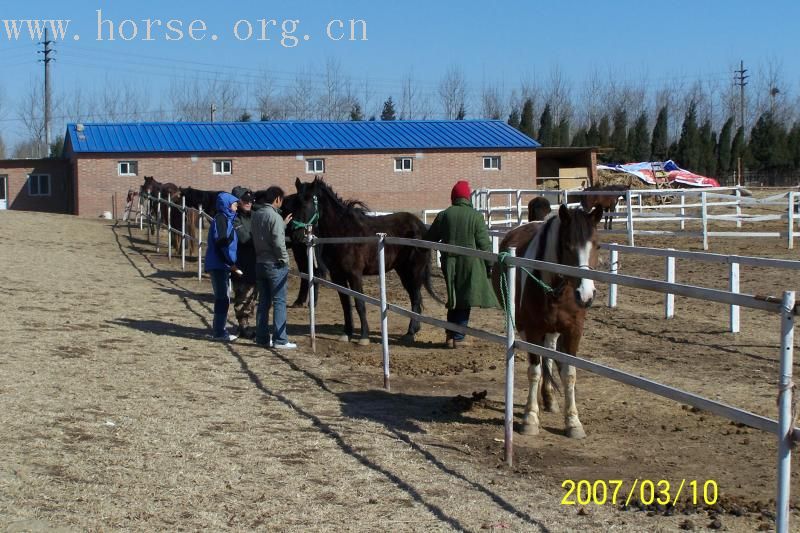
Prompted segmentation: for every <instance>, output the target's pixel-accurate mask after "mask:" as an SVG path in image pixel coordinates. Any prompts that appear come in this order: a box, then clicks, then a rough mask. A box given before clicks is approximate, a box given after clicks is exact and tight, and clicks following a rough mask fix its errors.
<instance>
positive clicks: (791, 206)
mask: <svg viewBox="0 0 800 533" xmlns="http://www.w3.org/2000/svg"><path fill="white" fill-rule="evenodd" d="M789 249H790V250H792V249H794V192H789Z"/></svg>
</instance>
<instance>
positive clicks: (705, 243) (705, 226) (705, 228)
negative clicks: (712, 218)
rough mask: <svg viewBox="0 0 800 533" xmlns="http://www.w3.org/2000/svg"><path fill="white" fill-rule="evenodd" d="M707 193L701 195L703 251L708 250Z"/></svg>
mask: <svg viewBox="0 0 800 533" xmlns="http://www.w3.org/2000/svg"><path fill="white" fill-rule="evenodd" d="M707 200H708V199H707V197H706V191H703V192H701V193H700V203H701V204H702V206H703V208H702V213H701V215H700V216H701V219H702V224H703V250H708V204H707V203H706V202H707Z"/></svg>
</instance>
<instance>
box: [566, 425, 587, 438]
mask: <svg viewBox="0 0 800 533" xmlns="http://www.w3.org/2000/svg"><path fill="white" fill-rule="evenodd" d="M567 437H569V438H571V439H584V438H586V432H585V431H584V430H583V427H582V426H578V427H575V428H567Z"/></svg>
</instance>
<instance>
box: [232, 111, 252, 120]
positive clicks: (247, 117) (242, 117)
mask: <svg viewBox="0 0 800 533" xmlns="http://www.w3.org/2000/svg"><path fill="white" fill-rule="evenodd" d="M252 120H253V115H251V114H250V113H249V112H248V111H243V112H242V114H241V115H239V118H238V119H236V121H237V122H251V121H252Z"/></svg>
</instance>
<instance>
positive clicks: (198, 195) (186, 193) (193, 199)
mask: <svg viewBox="0 0 800 533" xmlns="http://www.w3.org/2000/svg"><path fill="white" fill-rule="evenodd" d="M180 191H181V196H182V197H184V198H186V207H194V208H195V209H199V208H200V207H201V206H202V208H203V212H204V213H205V214H207V215H208V216H210V217H213V216H214V215H215V214H216V212H217V195H219V193H221V192H223V191H204V190H201V189H194V188H192V187H186V188H183V187H182V188H181V190H180Z"/></svg>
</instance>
